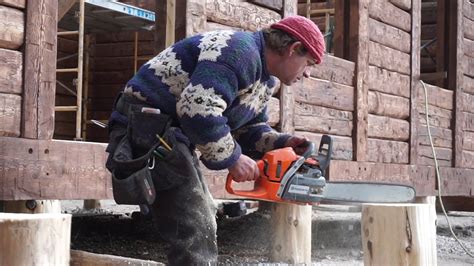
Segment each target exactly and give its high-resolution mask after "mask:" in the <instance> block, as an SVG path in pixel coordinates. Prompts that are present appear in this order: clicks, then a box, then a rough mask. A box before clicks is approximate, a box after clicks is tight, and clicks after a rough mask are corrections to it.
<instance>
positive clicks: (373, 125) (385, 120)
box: [367, 114, 410, 141]
mask: <svg viewBox="0 0 474 266" xmlns="http://www.w3.org/2000/svg"><path fill="white" fill-rule="evenodd" d="M368 125H369V127H368V128H369V129H368V132H367V136H368V137H371V138H378V139H386V140H396V141H407V140H408V139H409V134H410V133H409V127H410V124H409V123H408V121H406V120H402V119H397V118H390V117H387V116H379V115H372V114H369V116H368Z"/></svg>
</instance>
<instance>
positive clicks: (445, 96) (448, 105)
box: [417, 83, 454, 110]
mask: <svg viewBox="0 0 474 266" xmlns="http://www.w3.org/2000/svg"><path fill="white" fill-rule="evenodd" d="M425 87H426V90H427V96H428V104H429V105H432V106H436V107H439V108H443V109H447V110H453V106H454V103H453V102H454V92H453V91H452V90H447V89H443V88H440V87H438V86H434V85H431V84H427V83H425ZM417 91H418V95H417V97H418V100H419V101H420V103H422V104H424V102H425V92H424V90H423V86H418V90H417Z"/></svg>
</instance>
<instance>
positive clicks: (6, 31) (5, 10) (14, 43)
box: [0, 5, 25, 50]
mask: <svg viewBox="0 0 474 266" xmlns="http://www.w3.org/2000/svg"><path fill="white" fill-rule="evenodd" d="M24 16H25V14H24V13H23V12H22V11H20V10H18V9H15V8H11V7H6V6H2V5H0V29H2V30H1V31H0V48H7V49H15V50H16V49H19V48H20V46H21V45H22V44H23V41H24V37H23V36H24V34H25V19H24Z"/></svg>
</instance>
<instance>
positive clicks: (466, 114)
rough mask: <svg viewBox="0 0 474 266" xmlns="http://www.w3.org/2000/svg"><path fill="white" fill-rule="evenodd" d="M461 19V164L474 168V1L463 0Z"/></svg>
mask: <svg viewBox="0 0 474 266" xmlns="http://www.w3.org/2000/svg"><path fill="white" fill-rule="evenodd" d="M459 20H460V24H461V25H462V32H461V34H460V35H461V36H460V39H461V41H462V47H463V50H464V54H463V55H461V56H462V62H463V64H462V65H461V73H463V75H460V79H461V81H460V82H461V84H462V86H461V87H462V91H461V99H462V105H461V106H462V109H461V112H462V115H461V117H462V118H463V119H461V120H460V122H459V124H460V125H459V126H460V127H461V128H462V131H463V138H462V155H461V162H460V164H461V166H462V167H466V168H474V3H473V2H472V1H468V0H465V1H463V9H462V15H461V18H460V19H459Z"/></svg>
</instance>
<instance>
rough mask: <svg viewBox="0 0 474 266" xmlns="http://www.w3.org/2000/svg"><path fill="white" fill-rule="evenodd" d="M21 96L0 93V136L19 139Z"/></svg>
mask: <svg viewBox="0 0 474 266" xmlns="http://www.w3.org/2000/svg"><path fill="white" fill-rule="evenodd" d="M21 111H22V110H21V96H20V95H15V94H7V93H0V136H9V137H19V136H20V127H21Z"/></svg>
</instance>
